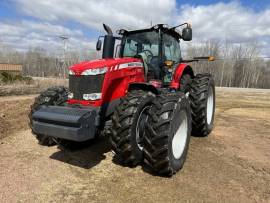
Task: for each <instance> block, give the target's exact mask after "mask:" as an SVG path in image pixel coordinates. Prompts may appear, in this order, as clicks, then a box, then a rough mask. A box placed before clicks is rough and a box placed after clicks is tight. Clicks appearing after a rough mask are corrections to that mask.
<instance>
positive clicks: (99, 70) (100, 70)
mask: <svg viewBox="0 0 270 203" xmlns="http://www.w3.org/2000/svg"><path fill="white" fill-rule="evenodd" d="M106 72H107V67H104V68H95V69H88V70H85V71H83V72H82V74H81V75H99V74H103V73H106Z"/></svg>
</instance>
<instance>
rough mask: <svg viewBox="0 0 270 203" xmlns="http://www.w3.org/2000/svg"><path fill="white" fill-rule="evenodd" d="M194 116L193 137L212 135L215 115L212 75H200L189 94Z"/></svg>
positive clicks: (197, 76)
mask: <svg viewBox="0 0 270 203" xmlns="http://www.w3.org/2000/svg"><path fill="white" fill-rule="evenodd" d="M189 99H190V106H191V114H192V135H194V136H198V137H205V136H207V135H208V134H210V133H211V131H212V129H213V126H214V115H215V83H214V79H213V77H212V76H211V75H210V74H207V73H206V74H198V75H196V77H195V78H194V79H193V81H192V84H191V90H190V94H189Z"/></svg>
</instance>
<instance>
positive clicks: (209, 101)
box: [206, 87, 214, 125]
mask: <svg viewBox="0 0 270 203" xmlns="http://www.w3.org/2000/svg"><path fill="white" fill-rule="evenodd" d="M213 110H214V95H213V88H212V87H210V89H209V92H208V98H207V110H206V111H207V124H208V125H210V124H211V123H212V117H213Z"/></svg>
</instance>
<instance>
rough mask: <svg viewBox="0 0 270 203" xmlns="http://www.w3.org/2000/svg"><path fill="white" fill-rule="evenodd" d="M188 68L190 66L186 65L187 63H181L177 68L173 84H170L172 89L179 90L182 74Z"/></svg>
mask: <svg viewBox="0 0 270 203" xmlns="http://www.w3.org/2000/svg"><path fill="white" fill-rule="evenodd" d="M187 66H188V64H186V63H180V64H179V65H178V66H177V68H176V69H175V71H174V75H173V79H172V82H171V84H170V87H171V88H173V89H178V88H179V87H180V78H181V77H182V74H183V72H184V70H185V69H186V67H187Z"/></svg>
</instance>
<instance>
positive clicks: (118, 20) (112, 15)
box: [17, 0, 176, 29]
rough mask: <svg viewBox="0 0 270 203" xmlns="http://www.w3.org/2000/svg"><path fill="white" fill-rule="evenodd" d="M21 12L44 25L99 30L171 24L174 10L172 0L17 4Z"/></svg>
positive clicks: (70, 0) (45, 0) (43, 0)
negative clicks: (103, 26)
mask: <svg viewBox="0 0 270 203" xmlns="http://www.w3.org/2000/svg"><path fill="white" fill-rule="evenodd" d="M17 3H18V7H20V8H21V10H22V12H24V13H25V14H28V15H30V16H34V17H37V18H39V19H42V20H47V21H57V22H61V21H66V20H71V21H74V22H77V23H80V24H82V25H85V26H88V27H92V28H96V29H101V23H102V22H104V23H107V24H109V25H112V26H113V27H115V28H119V27H125V28H134V27H145V26H147V25H150V22H151V20H152V21H153V22H154V23H161V22H166V23H169V22H170V17H171V13H172V12H173V11H174V9H175V7H176V3H175V1H173V0H148V1H146V0H136V1H135V0H125V1H122V0H114V1H107V0H92V1H86V0H76V1H73V0H65V1H63V0H39V1H25V0H17Z"/></svg>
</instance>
